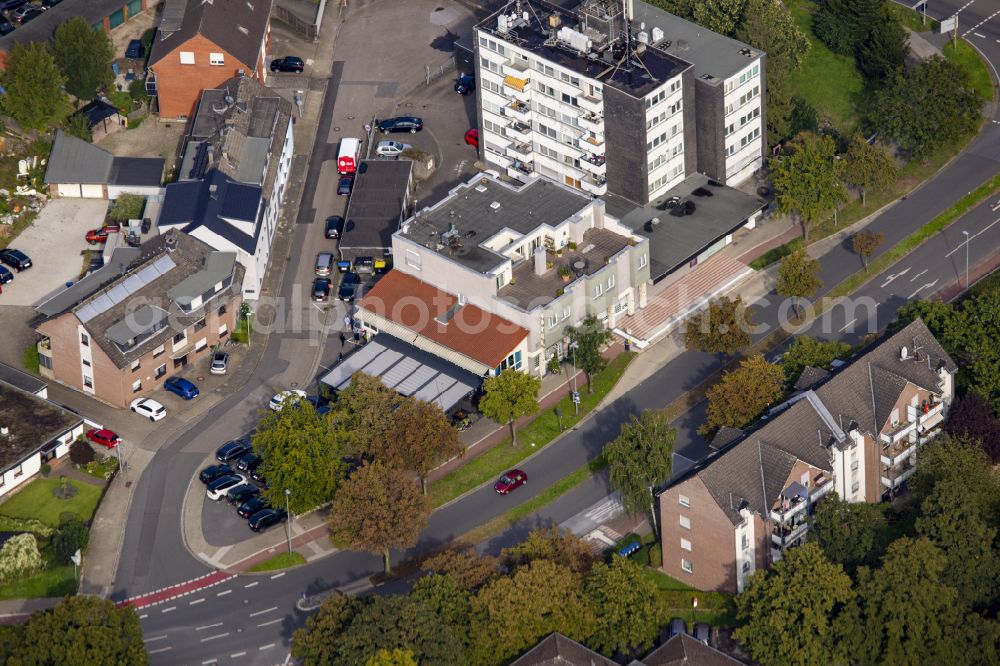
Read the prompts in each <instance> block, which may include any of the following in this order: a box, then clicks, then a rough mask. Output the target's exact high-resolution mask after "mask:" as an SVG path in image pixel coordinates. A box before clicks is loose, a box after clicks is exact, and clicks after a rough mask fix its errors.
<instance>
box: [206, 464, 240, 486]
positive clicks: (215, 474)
mask: <svg viewBox="0 0 1000 666" xmlns="http://www.w3.org/2000/svg"><path fill="white" fill-rule="evenodd" d="M232 473H233V468H232V467H230V466H229V465H211V466H210V467H206V468H205V469H203V470H201V474H199V475H198V480H199V481H201V482H202V483H204V484H205V485H206V486H207V485H208V484H210V483H212V481H215V480H216V479H221V478H222V477H224V476H228V475H229V474H232Z"/></svg>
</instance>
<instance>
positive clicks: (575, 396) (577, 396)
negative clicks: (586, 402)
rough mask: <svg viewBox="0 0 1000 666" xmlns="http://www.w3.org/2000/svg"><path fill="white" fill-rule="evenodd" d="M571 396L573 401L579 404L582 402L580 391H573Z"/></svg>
mask: <svg viewBox="0 0 1000 666" xmlns="http://www.w3.org/2000/svg"><path fill="white" fill-rule="evenodd" d="M570 396H571V397H572V398H573V402H575V403H576V404H578V405H579V404H580V392H579V391H573V392H572V393H570Z"/></svg>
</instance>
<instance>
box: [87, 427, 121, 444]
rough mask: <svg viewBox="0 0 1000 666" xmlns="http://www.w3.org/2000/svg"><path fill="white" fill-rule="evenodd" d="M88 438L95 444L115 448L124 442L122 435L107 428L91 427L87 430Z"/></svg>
mask: <svg viewBox="0 0 1000 666" xmlns="http://www.w3.org/2000/svg"><path fill="white" fill-rule="evenodd" d="M87 439H89V440H90V441H92V442H93V443H95V444H100V445H101V446H106V447H107V448H109V449H113V448H115V447H116V446H118V445H119V444H121V443H122V440H121V437H119V436H118V435H116V434H115V433H114V432H113V431H111V430H108V429H107V428H91V429H90V430H88V431H87Z"/></svg>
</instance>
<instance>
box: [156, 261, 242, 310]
mask: <svg viewBox="0 0 1000 666" xmlns="http://www.w3.org/2000/svg"><path fill="white" fill-rule="evenodd" d="M235 265H236V253H235V252H212V253H211V254H209V255H207V256H206V257H205V261H204V265H203V266H202V269H201V270H200V271H198V272H196V273H192V274H191V275H189V276H188V277H187V278H185V279H184V280H183V281H181V282H178V283H177V284H175V285H174V286H173V287H171V288H170V289H168V290H167V297H168V298H169V299H170V300H172V301H174V302H176V303H180V304H182V305H188V304H190V303H191V301H193V300H194V299H195V298H197V297H198V296H201V295H202V294H204V293H205V292H206V291H208V290H209V289H211V288H212V286H213V285H215V284H218V283H219V282H222V281H223V280H225V279H226V278H227V277H229V276H230V275H232V274H233V268H234V267H235Z"/></svg>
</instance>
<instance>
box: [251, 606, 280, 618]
mask: <svg viewBox="0 0 1000 666" xmlns="http://www.w3.org/2000/svg"><path fill="white" fill-rule="evenodd" d="M276 610H278V607H277V606H272V607H271V608H268V609H267V610H262V611H257V612H256V613H250V617H257V616H258V615H263V614H264V613H270V612H271V611H276Z"/></svg>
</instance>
